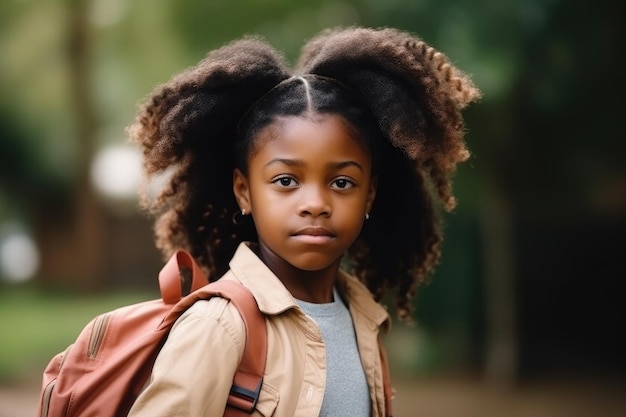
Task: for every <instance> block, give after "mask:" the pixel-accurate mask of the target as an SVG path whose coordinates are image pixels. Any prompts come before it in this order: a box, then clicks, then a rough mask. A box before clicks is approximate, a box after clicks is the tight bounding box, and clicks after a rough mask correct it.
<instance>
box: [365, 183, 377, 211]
mask: <svg viewBox="0 0 626 417" xmlns="http://www.w3.org/2000/svg"><path fill="white" fill-rule="evenodd" d="M377 187H378V177H372V179H371V180H370V187H369V190H367V197H366V201H365V210H366V211H365V212H366V213H368V214H369V213H371V212H372V206H373V205H374V200H375V199H376V188H377Z"/></svg>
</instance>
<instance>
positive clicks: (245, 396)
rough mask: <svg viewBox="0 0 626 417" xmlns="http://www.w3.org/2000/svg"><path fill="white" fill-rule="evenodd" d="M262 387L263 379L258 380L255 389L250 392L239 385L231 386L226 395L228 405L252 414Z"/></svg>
mask: <svg viewBox="0 0 626 417" xmlns="http://www.w3.org/2000/svg"><path fill="white" fill-rule="evenodd" d="M262 385H263V378H259V380H258V384H257V385H256V388H254V389H252V390H251V389H248V388H246V387H243V386H241V385H235V384H233V386H232V387H231V388H230V394H229V395H228V404H229V405H230V406H231V407H235V408H238V409H240V410H242V411H245V412H246V413H248V414H250V413H252V412H253V411H254V409H255V408H256V404H257V402H258V401H259V395H260V393H261V386H262Z"/></svg>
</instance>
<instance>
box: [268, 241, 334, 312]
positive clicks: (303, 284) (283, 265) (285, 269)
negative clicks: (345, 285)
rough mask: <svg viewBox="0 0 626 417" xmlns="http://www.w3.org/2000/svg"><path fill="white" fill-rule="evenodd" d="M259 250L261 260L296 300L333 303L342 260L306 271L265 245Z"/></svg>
mask: <svg viewBox="0 0 626 417" xmlns="http://www.w3.org/2000/svg"><path fill="white" fill-rule="evenodd" d="M257 248H258V249H257V254H258V256H259V258H260V259H261V260H262V261H263V263H265V265H267V267H268V268H269V269H270V270H271V271H272V272H273V273H274V274H275V275H276V276H277V277H278V279H279V280H280V281H281V282H282V283H283V285H284V286H285V287H286V288H287V290H288V291H289V292H290V293H291V295H292V296H293V297H294V298H296V299H298V300H302V301H306V302H309V303H318V304H321V303H330V302H332V301H333V287H334V285H335V281H336V280H337V275H338V271H339V264H340V261H341V260H340V259H338V260H337V261H336V262H334V263H333V264H331V265H329V266H328V267H326V268H324V269H321V270H316V271H306V270H302V269H298V268H295V267H294V266H293V265H291V264H289V263H287V262H285V261H284V260H283V259H281V258H280V257H279V256H277V255H276V254H275V253H273V252H272V251H271V250H269V249H268V248H267V247H265V246H264V245H259V246H258V247H257Z"/></svg>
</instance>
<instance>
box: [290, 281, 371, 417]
mask: <svg viewBox="0 0 626 417" xmlns="http://www.w3.org/2000/svg"><path fill="white" fill-rule="evenodd" d="M296 301H297V303H298V305H299V306H300V308H302V310H304V312H305V313H306V314H308V315H309V316H310V317H311V318H312V319H313V320H314V321H315V322H316V323H317V325H318V326H319V327H320V330H321V331H322V337H323V339H324V344H325V346H326V390H325V391H324V399H323V400H322V408H321V410H320V414H319V415H320V417H336V416H350V417H369V416H370V415H371V401H370V394H369V388H368V386H367V380H366V379H365V373H364V372H363V365H362V364H361V357H360V355H359V349H358V346H357V342H356V334H355V332H354V324H353V323H352V317H351V316H350V311H349V310H348V308H347V307H346V305H345V304H344V303H343V301H342V300H341V297H339V294H338V293H337V291H336V290H335V291H334V301H333V302H332V303H327V304H315V303H307V302H305V301H301V300H296Z"/></svg>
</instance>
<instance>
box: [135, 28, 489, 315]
mask: <svg viewBox="0 0 626 417" xmlns="http://www.w3.org/2000/svg"><path fill="white" fill-rule="evenodd" d="M296 76H298V77H296ZM303 79H306V84H307V88H308V89H310V90H308V91H305V90H306V89H305V86H304V83H303V82H302V80H303ZM479 97H480V92H479V90H478V89H477V88H476V87H475V86H474V85H473V83H472V82H471V80H470V78H469V77H468V76H467V75H465V74H464V73H462V72H461V71H460V70H458V69H457V68H455V67H454V66H453V65H452V64H451V63H450V62H449V60H448V59H447V57H446V56H445V55H443V54H442V53H441V52H438V51H436V50H435V49H433V48H432V47H430V46H429V45H427V44H426V43H425V42H424V41H422V40H421V39H419V38H417V37H416V36H414V35H412V34H409V33H406V32H402V31H399V30H396V29H389V28H383V29H370V28H358V27H352V28H342V29H333V30H326V31H324V32H322V33H321V34H319V35H318V36H316V37H314V38H313V39H311V40H310V41H309V42H307V43H306V44H305V46H304V47H303V49H302V51H301V54H300V58H299V60H298V62H297V64H296V66H295V70H293V71H291V70H290V69H289V67H288V66H287V64H286V61H285V59H284V58H283V56H282V55H281V54H280V53H279V52H277V51H276V50H275V49H273V48H272V47H271V46H269V45H268V44H267V43H265V42H264V41H263V40H262V39H260V38H256V37H247V38H244V39H242V40H238V41H234V42H231V43H230V44H227V45H225V46H223V47H221V48H219V49H217V50H215V51H212V52H210V53H209V54H208V55H207V56H206V57H205V58H204V59H203V60H201V61H200V62H199V63H198V64H197V65H196V66H194V67H192V68H189V69H187V70H186V71H183V72H182V73H180V74H179V75H177V76H175V77H174V78H173V79H172V80H171V81H169V82H168V83H166V84H164V85H162V86H159V87H157V88H156V89H155V91H154V92H153V93H152V94H151V95H150V96H149V98H148V99H147V101H146V102H145V104H144V105H143V106H142V107H141V108H140V110H139V114H138V116H137V119H136V121H135V123H134V124H133V125H132V126H130V127H129V135H130V137H131V140H133V141H135V142H137V143H139V144H140V145H141V146H142V148H143V153H144V166H143V167H144V173H145V177H146V183H145V186H144V187H143V189H142V205H143V206H144V207H145V208H148V209H150V210H152V211H153V213H154V214H155V216H156V218H157V220H156V224H155V233H156V237H157V246H158V247H159V248H160V249H161V250H162V252H163V254H164V256H165V257H168V256H170V255H171V253H172V252H173V251H174V250H175V249H177V248H184V249H187V250H189V251H190V252H191V253H192V254H193V255H194V256H195V257H196V259H198V261H199V262H200V263H201V264H202V265H203V266H204V268H205V269H206V270H207V272H209V273H210V276H211V277H212V279H215V278H217V277H219V276H220V275H221V274H223V273H224V272H225V271H226V270H227V269H228V262H229V260H230V258H231V257H232V255H233V253H234V251H235V249H236V247H237V245H238V244H239V243H240V242H241V241H247V240H251V241H254V240H256V239H257V235H256V231H255V229H254V224H253V222H252V221H251V220H248V221H247V222H245V223H244V224H239V225H236V224H234V223H233V222H232V221H231V216H232V215H233V214H234V213H236V212H237V211H238V210H239V207H238V205H237V203H236V201H235V198H234V195H233V191H232V173H233V169H234V168H235V167H237V168H239V169H241V170H242V171H244V172H245V169H246V161H247V159H248V158H249V157H250V155H251V154H252V153H253V152H254V150H255V149H256V148H255V146H259V144H258V143H256V142H255V138H256V137H257V133H258V132H260V130H261V129H263V128H264V127H266V126H268V125H269V124H271V123H272V122H274V121H275V120H276V119H277V118H278V117H281V116H285V115H293V116H303V115H305V114H307V113H311V112H313V113H314V114H331V113H332V114H339V115H341V116H342V117H344V118H345V119H346V120H347V121H348V123H349V124H350V126H352V127H353V128H354V129H355V131H356V132H357V134H358V137H359V139H360V140H361V141H363V143H364V144H365V145H366V147H367V149H369V150H370V153H371V155H372V159H373V171H374V175H376V178H377V184H378V185H377V195H376V199H375V200H374V205H373V207H372V211H371V213H372V217H371V218H370V220H368V221H367V222H366V223H365V225H364V227H363V230H362V231H361V234H360V236H359V238H358V239H357V241H356V242H355V243H354V244H353V245H352V247H351V248H350V249H349V251H348V259H349V261H350V265H351V267H352V269H353V272H354V274H355V275H356V276H357V277H358V278H359V279H360V280H361V281H362V282H364V283H365V285H366V286H367V287H368V288H369V290H370V291H371V292H372V294H373V295H374V297H375V298H376V299H377V300H380V299H382V297H383V296H384V294H385V293H386V292H387V290H393V291H395V298H396V307H397V314H398V316H399V317H400V319H409V318H410V313H411V305H410V302H411V298H412V297H413V295H414V292H415V289H416V287H417V284H419V283H422V282H424V281H425V280H426V279H427V278H428V276H429V274H430V272H431V271H432V270H433V268H434V266H435V265H436V263H437V262H438V260H439V257H440V245H441V242H442V234H441V230H440V220H439V216H438V210H437V204H441V205H442V206H443V208H444V209H446V210H452V209H453V208H454V207H455V205H456V201H455V199H454V196H453V193H452V183H451V178H452V175H453V174H454V171H455V169H456V166H457V164H458V163H460V162H462V161H465V160H466V159H467V158H468V157H469V152H468V150H467V149H466V146H465V142H464V139H463V136H464V124H463V118H462V116H461V110H462V109H463V108H464V107H465V106H467V105H468V104H469V103H470V102H472V101H474V100H477V99H478V98H479ZM161 175H167V179H168V181H167V182H166V185H165V186H164V187H163V188H162V189H161V190H160V191H159V192H158V194H157V195H156V197H155V198H150V193H149V190H150V187H149V183H150V182H151V181H152V180H154V179H155V178H157V177H159V176H161Z"/></svg>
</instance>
